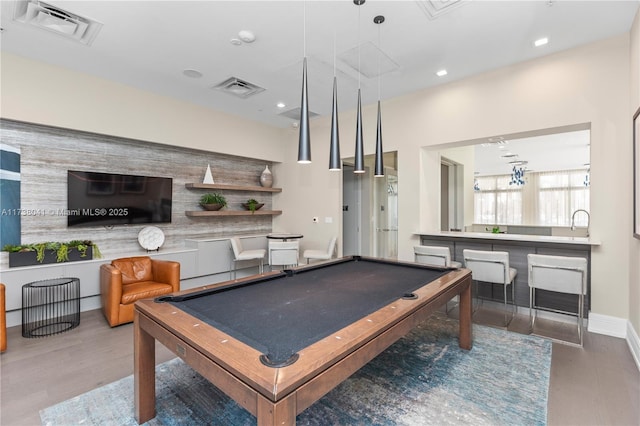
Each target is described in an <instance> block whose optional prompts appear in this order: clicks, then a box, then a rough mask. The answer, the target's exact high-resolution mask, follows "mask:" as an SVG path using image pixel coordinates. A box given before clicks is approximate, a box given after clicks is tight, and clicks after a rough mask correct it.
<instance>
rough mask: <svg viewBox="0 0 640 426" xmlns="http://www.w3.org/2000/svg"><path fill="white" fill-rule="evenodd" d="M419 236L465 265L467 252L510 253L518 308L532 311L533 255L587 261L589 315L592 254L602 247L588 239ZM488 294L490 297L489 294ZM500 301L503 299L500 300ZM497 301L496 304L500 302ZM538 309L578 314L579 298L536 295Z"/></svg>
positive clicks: (443, 233) (486, 287)
mask: <svg viewBox="0 0 640 426" xmlns="http://www.w3.org/2000/svg"><path fill="white" fill-rule="evenodd" d="M414 235H419V236H420V244H422V245H425V246H442V247H449V250H450V252H451V258H452V260H456V261H458V262H460V263H462V264H464V256H463V252H464V250H465V249H471V250H487V251H506V252H508V253H509V266H510V267H512V268H515V269H516V270H517V271H518V274H517V277H516V281H515V293H516V304H517V305H518V306H522V307H529V283H528V281H529V280H528V272H529V271H528V260H527V255H528V254H530V253H537V254H546V255H552V256H570V257H582V258H585V259H587V264H588V271H589V272H588V273H587V295H586V297H585V305H584V308H585V311H584V312H589V306H590V302H591V297H590V295H591V272H590V270H591V250H592V249H593V247H597V246H599V245H600V242H599V241H596V240H594V239H591V238H587V237H565V236H550V235H525V234H493V233H490V232H446V231H435V232H416V233H415V234H414ZM479 290H484V292H485V294H486V295H487V296H488V297H489V298H491V299H494V293H495V294H496V295H500V293H501V292H499V291H497V290H496V289H494V288H493V287H492V286H491V285H490V284H483V286H481V288H480V289H479ZM487 291H488V292H489V293H488V294H487V293H486V292H487ZM500 297H501V296H500ZM500 297H495V300H496V301H498V300H500ZM536 299H537V300H538V305H539V306H542V307H544V308H547V309H549V310H556V311H557V310H559V311H566V312H576V311H577V307H578V306H577V305H578V303H577V296H575V295H573V294H561V293H555V292H544V291H539V292H536Z"/></svg>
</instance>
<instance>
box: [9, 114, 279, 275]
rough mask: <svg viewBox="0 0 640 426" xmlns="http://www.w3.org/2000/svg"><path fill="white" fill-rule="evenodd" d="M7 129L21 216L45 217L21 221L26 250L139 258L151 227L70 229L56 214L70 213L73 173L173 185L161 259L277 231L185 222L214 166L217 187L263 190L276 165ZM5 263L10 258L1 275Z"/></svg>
mask: <svg viewBox="0 0 640 426" xmlns="http://www.w3.org/2000/svg"><path fill="white" fill-rule="evenodd" d="M0 125H1V128H2V143H3V144H8V145H11V146H13V147H18V148H20V150H21V178H22V179H21V180H22V182H21V183H22V186H21V207H22V209H23V210H24V211H29V210H31V211H36V212H44V214H37V215H24V216H22V217H21V219H22V220H21V222H22V241H21V242H22V243H23V244H24V243H35V242H42V241H68V240H73V239H90V240H92V241H93V242H95V243H97V244H98V246H99V248H100V250H101V251H102V252H103V254H105V255H117V254H120V253H135V252H136V251H139V250H140V247H139V245H138V241H137V235H138V232H139V231H140V230H141V229H142V228H143V227H144V226H145V225H124V226H122V225H120V226H113V227H104V226H94V227H82V228H67V218H66V217H65V216H64V215H58V214H51V213H50V212H51V211H57V210H65V209H66V208H67V170H83V171H102V172H111V173H121V174H135V175H143V176H161V177H171V178H173V207H172V217H171V223H167V224H158V225H156V226H158V227H159V228H161V229H162V230H163V231H164V233H165V244H164V246H163V247H162V248H161V251H162V249H165V250H166V249H176V248H182V247H184V239H186V238H204V237H219V236H227V235H235V234H254V233H255V234H257V233H267V232H269V231H271V226H272V225H271V224H272V217H271V216H239V217H236V216H230V217H202V218H190V217H187V216H185V214H184V212H185V211H186V210H199V209H200V207H199V206H198V199H199V197H200V195H202V194H203V193H205V192H206V191H205V190H191V189H186V188H185V183H194V182H195V183H199V182H202V179H203V177H204V173H205V171H206V168H207V164H210V165H211V170H212V174H213V178H214V181H215V183H218V184H231V185H247V186H259V185H260V183H259V176H260V174H261V172H262V171H263V170H264V168H265V165H267V164H268V165H269V166H271V163H268V162H265V161H262V160H256V159H249V158H243V157H236V156H231V155H223V154H215V153H211V152H205V151H199V150H193V149H187V148H179V147H172V146H167V145H161V144H155V143H150V142H144V141H138V140H131V139H124V138H118V137H112V136H105V135H98V134H92V133H86V132H79V131H74V130H68V129H60V128H53V127H47V126H41V125H34V124H29V123H22V122H16V121H9V120H0ZM211 137H212V138H215V135H212V136H211ZM229 143H233V141H229ZM222 192H223V193H224V195H225V196H226V197H227V201H228V203H229V207H228V208H229V209H239V208H240V207H239V205H240V203H242V202H244V201H246V200H247V199H249V198H255V199H257V200H259V201H260V202H264V203H265V206H264V207H263V208H264V209H269V210H270V209H271V208H272V199H271V198H272V194H271V193H266V192H257V193H254V192H245V191H241V192H240V191H222ZM0 220H2V218H1V217H0ZM6 262H7V260H6V255H5V254H3V257H2V265H1V266H2V268H5V267H6V266H7V264H6Z"/></svg>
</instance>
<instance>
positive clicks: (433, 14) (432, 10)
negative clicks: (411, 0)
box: [416, 0, 464, 20]
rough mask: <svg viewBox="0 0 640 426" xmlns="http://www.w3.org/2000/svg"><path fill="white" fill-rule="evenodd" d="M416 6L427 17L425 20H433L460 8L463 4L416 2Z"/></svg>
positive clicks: (457, 1)
mask: <svg viewBox="0 0 640 426" xmlns="http://www.w3.org/2000/svg"><path fill="white" fill-rule="evenodd" d="M416 3H418V6H420V8H421V9H422V11H423V12H424V13H425V15H427V18H429V19H431V20H433V19H436V18H438V17H439V16H441V15H444V14H445V13H448V12H451V11H452V10H454V9H456V8H457V7H460V6H462V5H463V4H464V2H463V1H461V0H416Z"/></svg>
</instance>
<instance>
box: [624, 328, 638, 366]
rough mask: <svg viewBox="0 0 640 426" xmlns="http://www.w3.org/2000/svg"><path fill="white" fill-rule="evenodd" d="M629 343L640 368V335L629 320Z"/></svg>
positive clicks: (632, 354)
mask: <svg viewBox="0 0 640 426" xmlns="http://www.w3.org/2000/svg"><path fill="white" fill-rule="evenodd" d="M627 344H628V345H629V350H631V356H633V359H634V361H635V362H636V367H638V370H640V337H638V333H636V330H635V329H634V328H633V325H631V321H627Z"/></svg>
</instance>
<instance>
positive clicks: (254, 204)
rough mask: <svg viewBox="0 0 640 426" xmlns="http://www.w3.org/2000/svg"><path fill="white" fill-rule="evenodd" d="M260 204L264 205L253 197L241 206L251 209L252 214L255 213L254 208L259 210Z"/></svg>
mask: <svg viewBox="0 0 640 426" xmlns="http://www.w3.org/2000/svg"><path fill="white" fill-rule="evenodd" d="M262 206H264V203H259V202H258V201H257V200H254V199H253V198H250V199H248V200H247V202H246V203H242V207H244V208H245V209H247V210H249V211H251V213H252V214H253V213H255V212H256V210H260V208H261V207H262Z"/></svg>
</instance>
